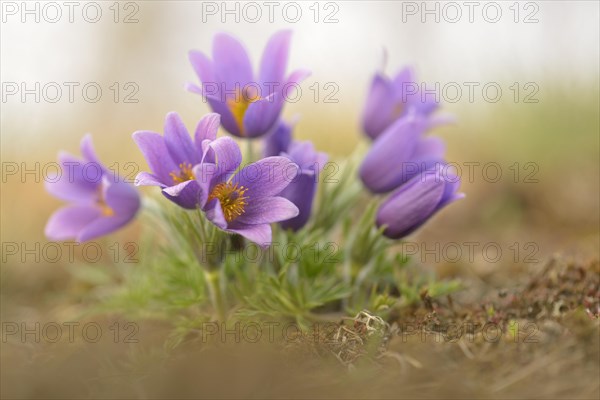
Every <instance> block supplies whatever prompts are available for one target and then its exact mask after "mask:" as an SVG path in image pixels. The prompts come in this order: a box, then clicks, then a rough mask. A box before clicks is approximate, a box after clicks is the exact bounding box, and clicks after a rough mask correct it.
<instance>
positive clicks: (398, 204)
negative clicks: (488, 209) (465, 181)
mask: <svg viewBox="0 0 600 400" xmlns="http://www.w3.org/2000/svg"><path fill="white" fill-rule="evenodd" d="M459 186H460V179H459V178H458V177H457V176H456V175H454V174H451V173H449V172H448V171H447V168H443V166H442V165H441V164H438V165H437V166H436V167H435V168H433V169H430V170H428V171H425V172H424V173H423V174H422V175H419V176H415V177H413V178H412V179H411V180H409V181H408V182H406V183H405V184H404V185H402V186H400V187H399V188H398V189H396V190H395V191H394V192H392V194H390V196H389V197H388V198H387V199H386V200H385V201H384V202H383V203H382V204H381V206H380V207H379V210H378V211H377V218H376V223H377V227H382V226H385V230H384V232H383V233H384V235H385V236H387V237H389V238H392V239H399V238H402V237H404V236H406V235H408V234H410V233H411V232H413V231H415V230H416V229H417V228H419V227H420V226H421V225H423V224H424V223H425V222H426V221H427V220H428V219H429V218H431V216H433V215H434V214H435V213H436V212H438V211H439V210H441V209H442V208H443V207H445V206H446V205H448V204H450V203H452V202H453V201H455V200H458V199H461V198H463V197H464V194H463V193H457V190H458V188H459Z"/></svg>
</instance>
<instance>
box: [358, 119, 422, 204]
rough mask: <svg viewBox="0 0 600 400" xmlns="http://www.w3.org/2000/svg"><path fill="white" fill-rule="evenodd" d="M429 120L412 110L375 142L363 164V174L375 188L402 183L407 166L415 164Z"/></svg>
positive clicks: (387, 188) (367, 182)
mask: <svg viewBox="0 0 600 400" xmlns="http://www.w3.org/2000/svg"><path fill="white" fill-rule="evenodd" d="M426 127H427V124H426V120H425V119H424V118H423V117H421V116H419V115H416V114H409V115H407V116H405V117H403V118H401V119H399V120H397V121H396V122H394V124H392V125H391V126H390V127H389V128H388V129H386V130H385V131H384V132H383V133H382V134H381V135H380V136H379V137H378V138H377V140H375V142H373V146H372V147H371V149H370V150H369V152H368V153H367V155H366V157H365V159H364V160H363V163H362V165H361V166H360V171H359V172H360V177H361V179H362V181H363V183H364V184H365V186H367V187H368V188H369V189H370V190H371V191H373V192H375V193H384V192H387V191H390V190H392V189H394V188H395V187H397V186H398V185H399V184H400V183H402V181H403V179H404V175H405V174H406V172H407V171H406V170H407V169H408V168H413V164H414V162H415V160H414V158H413V154H414V152H415V149H416V147H417V145H418V142H419V139H420V136H421V135H422V134H423V132H424V131H425V129H426Z"/></svg>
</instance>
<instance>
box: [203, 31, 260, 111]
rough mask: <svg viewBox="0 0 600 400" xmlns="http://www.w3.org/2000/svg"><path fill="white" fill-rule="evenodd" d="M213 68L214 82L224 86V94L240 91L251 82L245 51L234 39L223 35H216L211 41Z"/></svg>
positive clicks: (249, 67) (249, 65)
mask: <svg viewBox="0 0 600 400" xmlns="http://www.w3.org/2000/svg"><path fill="white" fill-rule="evenodd" d="M213 67H214V72H215V78H216V79H215V80H216V81H217V82H219V83H221V82H223V83H224V84H225V92H232V91H234V90H235V89H240V90H241V89H242V88H243V87H244V86H246V84H248V83H250V82H252V80H253V74H252V65H251V64H250V58H248V53H247V52H246V49H245V48H244V46H243V45H242V44H241V43H240V42H239V41H238V40H237V39H236V38H234V37H233V36H231V35H228V34H225V33H220V34H217V35H216V36H215V38H214V40H213ZM223 100H224V99H223Z"/></svg>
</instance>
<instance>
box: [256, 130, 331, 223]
mask: <svg viewBox="0 0 600 400" xmlns="http://www.w3.org/2000/svg"><path fill="white" fill-rule="evenodd" d="M264 153H265V156H274V155H282V156H284V157H287V158H289V159H290V160H292V161H293V162H294V163H296V164H298V166H299V167H300V172H299V173H298V175H296V177H295V178H294V179H293V180H292V182H290V184H289V185H288V187H286V188H285V189H284V190H283V191H282V192H281V194H280V196H282V197H285V198H286V199H288V200H290V201H291V202H292V203H294V204H295V205H296V206H297V207H298V210H299V214H298V216H297V217H294V218H291V219H288V220H286V221H282V222H280V223H279V224H280V225H281V226H282V227H283V228H284V229H292V230H294V231H297V230H299V229H300V228H302V227H303V226H304V225H306V223H307V222H308V219H309V218H310V214H311V211H312V204H313V200H314V197H315V194H316V192H317V183H318V174H319V172H320V171H321V170H322V169H323V167H324V165H325V163H326V162H327V154H325V153H320V152H317V151H315V147H314V145H313V144H312V142H309V141H306V142H299V141H292V126H291V125H290V124H287V123H285V122H283V121H281V122H280V123H279V125H278V126H277V128H276V129H275V131H274V132H273V133H272V134H270V135H269V136H268V137H267V138H266V139H265V150H264Z"/></svg>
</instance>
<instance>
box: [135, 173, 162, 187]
mask: <svg viewBox="0 0 600 400" xmlns="http://www.w3.org/2000/svg"><path fill="white" fill-rule="evenodd" d="M134 184H135V186H159V187H165V186H166V185H165V184H164V183H163V182H161V181H160V179H159V178H158V177H157V176H156V175H154V174H151V173H149V172H140V173H139V174H137V176H136V177H135V181H134Z"/></svg>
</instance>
